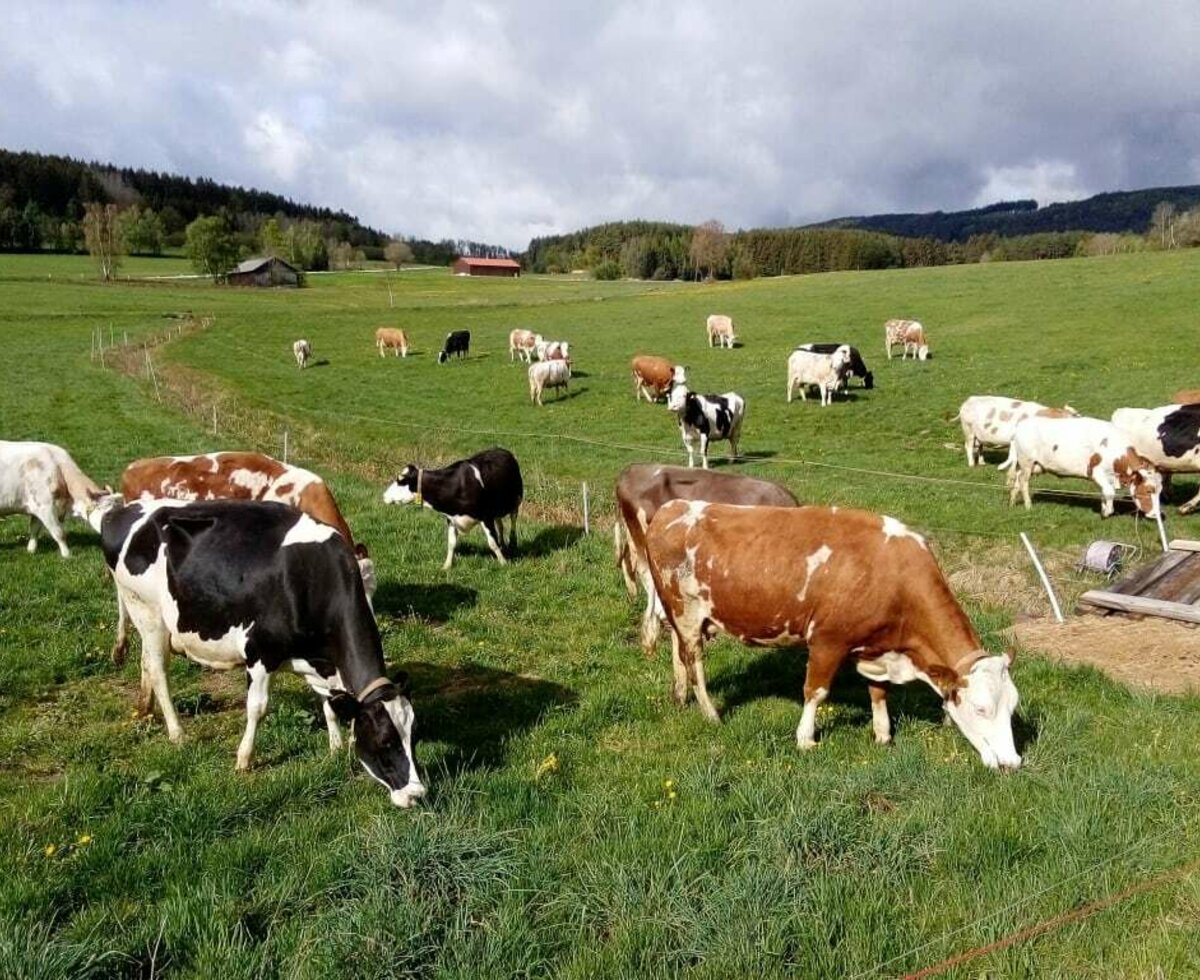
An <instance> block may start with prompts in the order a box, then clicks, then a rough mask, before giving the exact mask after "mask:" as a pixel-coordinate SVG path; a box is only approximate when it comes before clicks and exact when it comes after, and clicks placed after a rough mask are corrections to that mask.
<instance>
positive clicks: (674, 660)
mask: <svg viewBox="0 0 1200 980" xmlns="http://www.w3.org/2000/svg"><path fill="white" fill-rule="evenodd" d="M679 651H680V641H679V631H678V630H677V629H676V628H675V627H671V670H672V672H673V673H674V682H673V683H672V685H671V696H672V697H673V698H674V699H675V703H676V704H679V705H684V704H687V700H688V695H689V694H690V693H691V689H692V687H691V685H690V684H689V683H688V671H687V667H686V666H684V663H683V657H682V656H681V655H680V652H679Z"/></svg>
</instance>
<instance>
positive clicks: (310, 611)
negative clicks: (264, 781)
mask: <svg viewBox="0 0 1200 980" xmlns="http://www.w3.org/2000/svg"><path fill="white" fill-rule="evenodd" d="M106 503H107V506H104V505H102V507H101V508H97V510H96V511H94V512H93V514H92V517H91V520H92V523H93V525H94V526H95V527H97V529H98V530H99V531H100V535H101V543H102V547H103V549H104V558H105V561H106V562H107V563H108V567H109V569H110V570H111V571H112V575H113V579H114V581H115V582H116V585H117V591H118V593H119V594H120V596H121V601H122V603H123V605H125V606H126V607H127V608H128V609H129V614H130V616H131V618H132V619H133V622H134V625H135V626H136V627H137V630H138V633H139V634H140V635H141V638H142V690H141V699H140V707H141V709H142V710H143V711H149V710H150V707H151V704H152V702H153V701H155V700H157V701H158V705H159V708H160V709H161V710H162V715H163V721H164V722H165V724H166V726H167V734H168V737H169V738H170V739H171V741H172V742H179V741H180V740H181V739H182V738H183V729H182V728H181V727H180V725H179V719H178V717H177V716H176V714H175V708H174V705H173V704H172V701H171V693H170V690H169V689H168V687H167V674H166V663H167V659H168V657H169V656H170V653H171V651H172V650H175V651H177V652H181V653H183V654H185V655H186V656H187V657H188V658H189V659H191V660H194V661H196V662H197V663H199V664H202V665H203V666H206V667H212V668H214V669H217V670H228V669H233V668H243V669H244V670H245V671H246V679H247V682H248V688H247V692H246V730H245V733H244V734H243V736H242V740H241V743H240V744H239V746H238V752H237V768H238V769H239V770H245V769H248V768H249V767H250V765H251V762H252V760H253V757H254V737H255V733H256V731H257V728H258V723H259V721H260V720H261V719H262V717H263V715H264V714H265V713H266V710H267V692H268V686H269V683H270V677H271V674H272V673H273V672H274V671H276V670H278V669H279V668H280V667H283V666H290V667H291V668H292V670H294V671H296V672H297V673H299V674H300V675H301V676H302V677H303V678H304V679H305V681H307V682H308V684H309V686H310V687H311V688H312V689H313V690H314V691H315V692H316V693H317V695H318V697H319V698H320V699H321V706H322V709H323V711H324V714H325V722H326V727H327V728H328V732H329V747H330V750H331V751H337V750H338V749H339V748H340V747H341V745H342V736H341V732H340V730H339V728H338V719H341V720H343V721H348V722H349V723H350V725H351V731H352V733H353V736H354V738H353V743H354V749H355V752H356V753H357V755H358V758H359V761H360V762H361V763H362V765H363V768H365V769H366V770H367V772H368V773H370V775H371V776H372V777H373V778H374V779H376V780H377V781H378V782H380V783H382V784H383V786H384V788H385V789H387V790H388V794H389V796H390V798H391V801H392V803H394V804H395V805H396V806H400V807H408V806H411V805H412V804H413V803H414V802H415V801H416V800H417V799H419V798H420V797H422V796H424V795H425V787H424V786H423V785H422V783H421V779H420V776H419V775H418V774H417V768H416V762H415V759H414V757H413V751H412V739H413V710H412V705H411V704H410V703H409V700H408V697H407V696H406V694H405V693H404V692H403V691H402V690H401V688H400V687H399V686H398V685H397V683H395V682H393V681H392V680H390V679H389V678H388V676H387V674H386V673H385V671H384V662H383V647H382V644H381V643H380V639H379V631H378V629H377V628H376V626H375V617H374V616H373V615H372V614H371V608H370V606H368V605H367V597H366V593H365V592H364V591H363V584H362V578H361V576H360V575H359V572H358V569H357V568H355V565H354V557H353V555H352V553H351V551H350V549H349V548H348V547H347V546H346V542H345V541H343V540H342V538H341V537H340V535H338V533H337V532H336V531H335V530H334V529H333V528H332V527H330V526H329V525H328V524H321V523H319V522H318V521H314V520H313V519H312V518H311V517H309V516H308V515H307V514H302V513H300V512H299V511H297V510H295V509H293V508H291V507H286V506H284V505H283V504H277V503H259V502H235V501H228V500H219V501H206V502H203V503H190V504H185V503H181V502H179V501H174V500H148V501H138V502H137V503H132V504H128V505H120V504H118V503H116V498H115V497H112V498H109V500H108V501H107V502H106Z"/></svg>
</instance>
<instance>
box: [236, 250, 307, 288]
mask: <svg viewBox="0 0 1200 980" xmlns="http://www.w3.org/2000/svg"><path fill="white" fill-rule="evenodd" d="M229 285H231V286H299V285H300V273H299V272H298V271H297V269H296V267H295V266H293V265H290V264H289V263H287V262H284V261H283V259H281V258H278V257H277V256H274V255H268V256H260V257H259V258H256V259H246V261H245V262H242V263H239V265H238V267H237V268H236V269H234V270H233V271H232V272H231V273H229Z"/></svg>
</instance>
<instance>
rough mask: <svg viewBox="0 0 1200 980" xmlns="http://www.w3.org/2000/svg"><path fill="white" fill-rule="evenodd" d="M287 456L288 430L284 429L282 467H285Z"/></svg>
mask: <svg viewBox="0 0 1200 980" xmlns="http://www.w3.org/2000/svg"><path fill="white" fill-rule="evenodd" d="M287 456H288V430H287V429H284V430H283V465H284V466H287Z"/></svg>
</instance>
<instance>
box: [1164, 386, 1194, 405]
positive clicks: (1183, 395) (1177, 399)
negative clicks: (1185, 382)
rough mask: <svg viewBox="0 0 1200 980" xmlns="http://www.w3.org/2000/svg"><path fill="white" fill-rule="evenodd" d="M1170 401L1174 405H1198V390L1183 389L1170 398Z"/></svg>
mask: <svg viewBox="0 0 1200 980" xmlns="http://www.w3.org/2000/svg"><path fill="white" fill-rule="evenodd" d="M1171 401H1173V402H1174V403H1175V404H1176V405H1197V404H1200V388H1185V389H1184V390H1183V391H1177V392H1175V394H1174V395H1172V396H1171Z"/></svg>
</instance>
